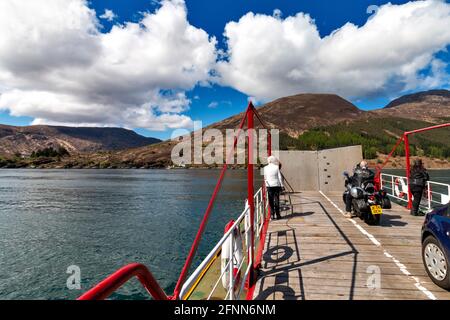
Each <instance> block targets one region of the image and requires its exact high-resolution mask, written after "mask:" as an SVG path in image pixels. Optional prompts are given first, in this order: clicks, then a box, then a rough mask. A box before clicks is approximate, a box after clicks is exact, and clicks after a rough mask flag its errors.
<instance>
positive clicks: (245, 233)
mask: <svg viewBox="0 0 450 320" xmlns="http://www.w3.org/2000/svg"><path fill="white" fill-rule="evenodd" d="M263 192H264V191H263V188H260V189H259V190H258V191H257V192H256V193H255V195H254V204H255V216H254V238H255V239H254V246H253V248H251V241H250V235H251V233H250V225H251V224H250V208H249V206H248V203H247V201H246V204H245V209H244V211H243V212H242V213H241V215H240V216H239V217H238V218H237V220H236V221H235V222H234V224H233V226H232V227H231V228H230V229H229V230H228V231H227V232H226V233H225V234H224V235H223V237H222V238H221V239H220V240H219V242H218V243H217V244H216V245H215V246H214V248H213V249H212V250H211V251H210V252H209V254H208V255H207V256H206V258H205V259H204V260H203V261H202V262H201V263H200V265H199V266H198V267H197V269H196V270H195V271H194V272H193V273H192V275H191V276H190V277H189V278H188V279H187V280H186V282H185V283H184V285H183V287H182V289H181V294H180V296H181V297H182V299H186V298H188V297H189V296H190V294H191V293H192V290H193V289H195V286H196V285H197V284H198V282H199V280H200V279H201V278H202V277H203V276H204V275H205V272H208V268H209V267H210V266H211V265H212V263H213V262H214V260H216V259H217V257H218V255H219V254H223V247H226V248H225V249H228V250H229V255H228V256H229V257H232V258H231V259H229V260H228V262H227V263H226V264H225V266H224V268H223V270H221V271H220V275H219V276H218V278H217V279H214V280H213V281H215V282H214V285H213V287H212V289H211V291H210V292H209V294H208V297H207V300H210V299H211V298H212V297H213V295H214V293H216V292H217V291H218V289H219V287H220V286H221V285H222V283H221V282H222V279H223V278H224V277H225V275H226V276H228V277H229V280H228V287H227V288H223V289H225V292H226V293H225V296H224V297H223V299H224V300H235V299H239V297H240V296H241V294H242V292H243V289H244V286H245V283H246V281H247V279H248V276H249V274H250V270H251V268H252V264H253V263H252V262H253V261H248V259H250V254H249V252H250V250H251V249H253V252H254V253H255V252H256V245H257V244H258V243H259V240H260V237H261V231H262V228H263V226H264V221H265V217H266V214H267V210H268V201H267V196H266V195H264V194H263ZM264 200H265V201H264ZM239 240H241V241H240V242H241V243H238V242H239ZM240 246H241V248H242V254H241V257H242V259H241V261H238V260H239V259H238V256H239V253H238V250H239V248H240ZM253 256H255V254H254V255H253ZM245 264H246V266H245ZM243 268H245V271H244V275H243V277H241V276H240V274H241V271H242V270H243ZM236 269H237V271H236ZM222 287H223V286H222Z"/></svg>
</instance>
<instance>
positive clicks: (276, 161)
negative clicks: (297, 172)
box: [267, 156, 280, 164]
mask: <svg viewBox="0 0 450 320" xmlns="http://www.w3.org/2000/svg"><path fill="white" fill-rule="evenodd" d="M267 162H268V163H273V164H279V163H280V162H279V161H278V159H277V157H275V156H270V157H268V158H267Z"/></svg>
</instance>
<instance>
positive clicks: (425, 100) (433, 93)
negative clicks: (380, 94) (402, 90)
mask: <svg viewBox="0 0 450 320" xmlns="http://www.w3.org/2000/svg"><path fill="white" fill-rule="evenodd" d="M371 113H372V114H374V115H378V116H382V117H399V118H406V119H413V120H422V121H426V122H430V123H441V122H444V121H445V122H448V121H449V120H450V91H448V90H430V91H424V92H417V93H413V94H408V95H405V96H402V97H400V98H398V99H395V100H393V101H392V102H390V103H389V104H388V105H387V106H386V107H384V108H383V109H379V110H375V111H373V112H371Z"/></svg>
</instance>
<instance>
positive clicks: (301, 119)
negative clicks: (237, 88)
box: [210, 94, 364, 136]
mask: <svg viewBox="0 0 450 320" xmlns="http://www.w3.org/2000/svg"><path fill="white" fill-rule="evenodd" d="M257 109H258V113H259V114H260V116H261V118H262V119H263V120H264V121H265V122H266V124H267V125H268V126H269V127H270V128H277V129H280V130H282V131H283V132H285V133H287V134H289V135H291V136H298V135H299V134H301V133H302V132H304V131H305V130H307V129H310V128H314V127H317V126H322V125H332V124H336V123H339V122H341V121H351V120H355V119H358V118H359V117H360V116H361V115H362V114H364V111H362V110H360V109H358V108H357V107H356V106H355V105H353V104H352V103H351V102H349V101H347V100H345V99H343V98H341V97H339V96H337V95H334V94H298V95H295V96H290V97H285V98H281V99H277V100H275V101H272V102H269V103H267V104H265V105H263V106H261V107H258V108H257ZM243 116H244V113H240V114H238V115H236V116H233V117H231V118H228V119H225V120H223V121H220V122H217V123H215V124H213V125H211V126H210V127H213V128H218V129H233V128H236V127H237V126H238V125H239V123H240V121H241V119H242V117H243ZM255 125H256V126H257V127H260V125H259V122H258V121H257V120H255Z"/></svg>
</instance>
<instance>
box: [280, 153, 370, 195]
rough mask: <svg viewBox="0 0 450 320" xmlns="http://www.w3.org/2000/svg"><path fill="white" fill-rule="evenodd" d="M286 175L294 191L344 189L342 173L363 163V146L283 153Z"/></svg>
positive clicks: (282, 159) (281, 158) (282, 160)
mask: <svg viewBox="0 0 450 320" xmlns="http://www.w3.org/2000/svg"><path fill="white" fill-rule="evenodd" d="M279 158H280V161H281V163H282V164H283V166H282V172H283V174H284V175H285V176H286V177H288V178H289V183H290V184H291V185H292V187H293V188H294V190H309V191H319V190H322V191H339V190H343V185H344V178H343V177H342V173H343V172H344V171H349V172H351V170H352V169H353V168H354V166H355V165H356V164H357V163H358V162H360V161H361V160H362V147H361V146H352V147H344V148H336V149H327V150H321V151H279Z"/></svg>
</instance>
